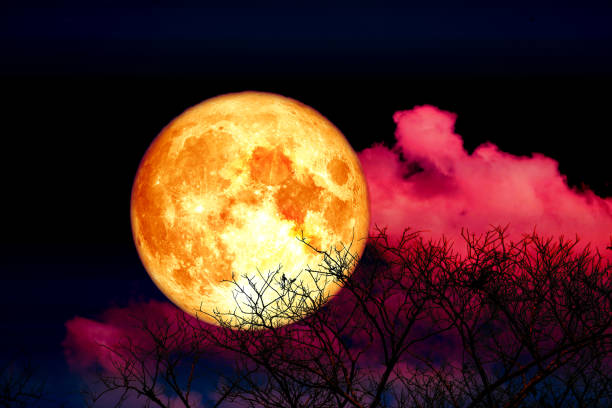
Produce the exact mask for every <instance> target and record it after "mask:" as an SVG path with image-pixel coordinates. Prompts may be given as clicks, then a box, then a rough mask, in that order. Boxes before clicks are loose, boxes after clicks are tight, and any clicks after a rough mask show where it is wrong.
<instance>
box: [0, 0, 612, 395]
mask: <svg viewBox="0 0 612 408" xmlns="http://www.w3.org/2000/svg"><path fill="white" fill-rule="evenodd" d="M55 3H56V4H55V5H53V6H51V5H49V4H47V2H44V3H43V2H40V3H39V4H35V3H34V2H23V1H22V2H13V3H12V4H10V3H4V5H3V6H2V9H1V10H0V52H1V54H0V87H1V88H0V89H1V90H2V91H1V92H0V95H1V100H2V110H1V112H2V118H3V120H2V124H3V127H2V135H1V136H2V150H1V151H2V160H1V161H0V162H1V168H0V170H1V171H2V173H1V174H2V176H3V177H2V180H3V181H2V182H3V189H2V191H3V193H2V214H3V221H2V226H3V228H2V231H3V234H2V236H1V248H2V249H1V254H0V255H1V258H0V273H1V282H0V285H1V287H2V288H3V289H4V290H3V291H2V292H3V296H2V297H1V300H0V301H1V302H2V307H1V311H0V327H2V329H3V332H5V333H7V335H3V336H1V337H0V338H1V340H0V342H1V343H0V356H1V357H2V359H6V358H8V357H10V356H11V355H12V354H13V353H14V352H15V351H18V350H21V351H23V352H24V353H26V354H29V355H31V356H33V357H34V358H36V359H38V360H39V361H44V362H45V363H44V364H42V366H43V367H44V369H45V370H46V371H47V372H57V373H60V375H59V376H57V378H56V381H59V382H61V384H63V385H62V386H63V387H66V389H68V388H69V387H70V386H72V385H73V384H74V381H76V380H74V379H73V377H71V376H70V374H69V373H68V370H67V368H66V366H65V365H64V363H63V357H62V355H61V340H62V338H63V336H64V334H65V333H64V327H63V324H64V322H65V321H66V320H68V319H70V318H72V317H74V316H76V315H79V316H84V317H91V318H93V317H95V316H96V315H97V314H99V313H101V312H102V311H103V310H104V309H105V308H106V307H108V306H109V305H113V304H117V305H125V304H127V302H128V301H129V300H130V299H132V300H133V299H149V298H158V299H162V297H161V294H160V293H159V292H158V291H157V290H156V289H155V288H154V286H153V284H152V283H151V282H150V280H149V279H148V277H147V275H146V272H145V271H144V269H143V267H142V266H141V264H140V262H139V259H138V256H137V254H136V251H135V249H134V246H133V244H132V240H131V231H130V224H129V196H130V189H131V183H132V180H133V176H134V174H135V172H136V169H137V166H138V163H139V161H140V158H141V157H142V155H143V154H144V152H145V150H146V148H147V146H148V145H149V143H150V142H151V141H152V139H153V138H154V137H155V135H156V134H157V133H158V132H159V130H161V128H162V127H163V126H165V125H166V124H167V123H168V122H169V121H170V120H171V119H172V118H173V117H175V116H176V115H178V114H179V113H181V112H182V111H183V110H184V109H186V108H187V107H189V106H191V105H193V104H195V103H198V102H200V101H202V100H204V99H206V98H209V97H212V96H215V95H218V94H221V93H226V92H233V91H241V90H247V89H254V90H260V91H270V92H277V93H280V94H283V95H286V96H290V97H293V98H295V99H298V100H300V101H302V102H304V103H306V104H308V105H311V106H313V107H314V108H315V109H317V110H319V111H320V112H321V113H323V114H324V115H325V116H327V117H328V118H329V119H330V120H331V121H332V122H334V123H335V124H336V125H337V126H338V127H339V128H340V130H342V131H343V133H344V134H345V135H346V136H347V138H348V139H349V141H350V143H351V144H352V145H353V147H354V148H355V149H356V150H362V149H363V148H365V147H368V146H370V145H371V144H372V143H374V142H384V143H387V144H390V143H392V141H393V131H394V124H393V121H392V115H393V112H395V111H396V110H400V109H409V108H412V107H413V106H415V105H421V104H425V103H427V104H433V105H435V106H438V107H440V108H442V109H445V110H449V111H452V112H455V113H457V114H458V115H459V116H458V121H457V128H456V131H457V133H459V134H460V135H462V136H463V138H464V141H465V145H466V147H467V148H468V150H470V151H471V150H473V149H474V148H475V147H476V146H477V145H479V144H480V143H483V142H485V141H491V142H493V143H495V144H497V145H498V146H499V147H500V148H501V149H502V150H504V151H508V152H510V153H514V154H521V155H528V154H531V153H532V152H540V153H544V154H546V155H548V156H550V157H553V158H554V159H556V160H558V161H559V162H560V168H561V171H562V173H564V174H566V175H567V176H568V180H569V182H570V184H571V185H573V186H576V187H578V188H581V187H580V186H581V185H588V186H590V188H592V189H593V190H594V191H595V192H596V193H598V194H599V195H603V196H610V195H612V188H611V186H610V163H611V161H610V153H609V150H607V149H606V148H605V144H604V143H605V142H606V141H607V140H608V139H610V136H611V132H610V117H611V114H610V112H611V111H612V110H611V108H612V103H611V102H610V95H612V3H609V2H601V3H595V2H582V3H580V4H581V5H580V6H577V5H576V4H578V3H576V2H567V3H563V2H559V1H557V2H548V3H539V4H536V5H534V4H533V3H534V2H527V1H514V2H508V3H507V4H505V5H504V4H502V3H500V2H480V3H479V4H478V3H473V4H471V5H469V6H463V5H459V3H458V2H450V1H446V2H427V3H423V5H422V6H419V5H418V4H417V5H413V4H411V5H408V2H403V3H397V4H396V3H392V2H376V3H374V2H372V3H371V4H370V3H366V2H335V3H334V5H333V6H324V3H320V4H317V3H316V2H314V3H313V2H308V6H306V5H305V6H300V5H297V4H296V3H295V2H282V3H280V2H276V3H267V4H255V3H253V2H243V3H242V4H241V3H240V2H232V3H227V6H216V7H209V6H207V5H205V3H204V2H199V3H197V4H196V5H194V4H185V3H180V4H179V3H178V2H167V3H165V2H161V1H157V2H131V3H130V4H129V5H127V4H126V2H119V1H106V2H97V3H93V2H70V1H68V2H55ZM374 4H375V5H374ZM492 4H495V6H492ZM58 384H59V383H58Z"/></svg>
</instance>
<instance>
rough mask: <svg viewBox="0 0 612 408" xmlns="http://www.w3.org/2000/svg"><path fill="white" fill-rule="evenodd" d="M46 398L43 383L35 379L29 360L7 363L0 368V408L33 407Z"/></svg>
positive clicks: (23, 359)
mask: <svg viewBox="0 0 612 408" xmlns="http://www.w3.org/2000/svg"><path fill="white" fill-rule="evenodd" d="M46 396H47V393H46V390H45V383H44V381H42V380H40V379H39V378H38V377H37V375H36V372H35V370H34V368H33V366H32V364H31V362H30V360H28V359H25V358H22V359H20V360H14V361H8V362H6V363H4V364H3V365H2V367H1V368H0V407H6V408H25V407H35V406H38V405H39V403H40V402H41V401H42V400H46Z"/></svg>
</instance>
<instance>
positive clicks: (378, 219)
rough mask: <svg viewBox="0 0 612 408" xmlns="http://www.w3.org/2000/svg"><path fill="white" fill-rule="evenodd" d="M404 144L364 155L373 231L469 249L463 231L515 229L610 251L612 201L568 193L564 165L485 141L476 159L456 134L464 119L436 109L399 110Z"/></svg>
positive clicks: (399, 139) (370, 150) (400, 137)
mask: <svg viewBox="0 0 612 408" xmlns="http://www.w3.org/2000/svg"><path fill="white" fill-rule="evenodd" d="M393 118H394V120H395V122H396V123H397V130H396V133H395V136H396V139H397V144H396V145H395V146H394V147H393V148H392V149H389V148H387V147H384V146H381V145H374V146H373V147H371V148H368V149H365V150H363V151H362V152H361V153H359V158H360V160H361V163H362V167H363V170H364V173H365V176H366V179H367V182H368V187H369V191H370V200H371V211H372V223H371V225H372V228H375V226H376V225H378V226H379V227H387V228H388V230H387V231H388V233H389V234H391V235H397V234H399V233H401V232H402V231H403V229H404V228H405V227H410V228H412V229H414V230H422V231H424V232H425V234H424V236H429V237H431V238H434V239H437V238H439V237H440V236H442V235H445V236H446V237H448V238H450V239H452V240H453V241H454V242H455V248H456V249H458V250H461V249H462V248H463V247H464V245H463V240H462V238H461V235H460V234H461V228H467V229H468V230H469V231H470V233H476V234H482V233H484V232H486V231H487V230H489V229H490V227H491V225H494V226H505V225H509V229H508V232H509V236H510V238H512V239H515V240H517V239H519V238H521V234H523V233H529V232H532V231H533V230H534V228H535V229H536V231H537V232H538V233H539V234H541V235H543V236H554V237H557V236H560V235H564V236H565V237H566V238H568V239H574V238H575V236H576V234H577V235H578V237H579V238H580V239H581V242H583V243H587V242H591V243H592V245H593V246H596V247H597V248H599V249H600V251H601V252H602V253H605V252H609V251H605V247H606V246H607V245H609V244H610V234H612V198H601V197H598V196H597V195H595V194H594V193H593V192H591V191H585V192H578V191H576V190H573V189H571V188H569V187H568V185H567V182H566V177H565V176H564V175H562V174H560V173H559V170H558V166H557V162H556V161H555V160H553V159H551V158H549V157H546V156H544V155H541V154H537V153H534V154H533V155H532V156H531V157H519V156H514V155H512V154H509V153H505V152H502V151H500V150H499V149H498V148H497V147H496V146H495V145H493V144H491V143H485V144H483V145H481V146H479V147H478V148H477V149H476V150H475V151H474V153H472V154H468V153H467V152H466V151H465V149H464V148H463V141H462V139H461V137H460V136H459V135H457V134H455V133H454V125H455V119H456V115H455V114H453V113H450V112H445V111H442V110H440V109H438V108H435V107H433V106H427V105H425V106H418V107H415V108H414V109H411V110H407V111H400V112H396V113H395V115H394V117H393Z"/></svg>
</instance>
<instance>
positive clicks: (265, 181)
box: [131, 92, 369, 324]
mask: <svg viewBox="0 0 612 408" xmlns="http://www.w3.org/2000/svg"><path fill="white" fill-rule="evenodd" d="M131 222H132V232H133V236H134V241H135V244H136V248H137V250H138V254H139V255H140V258H141V260H142V262H143V264H144V266H145V268H146V270H147V272H148V273H149V275H150V277H151V279H152V280H153V282H154V283H155V284H156V285H157V287H158V288H159V289H160V290H161V291H162V292H163V293H164V294H165V295H166V296H167V297H168V298H169V299H170V300H171V301H172V302H173V303H174V304H176V305H177V306H178V307H180V308H181V309H182V310H184V311H185V312H187V313H189V314H191V315H193V316H197V317H198V318H200V319H203V320H205V321H207V322H209V323H213V324H215V323H216V321H215V319H213V318H212V317H211V316H209V314H213V313H214V311H220V312H229V311H232V312H233V313H237V314H240V313H241V312H240V310H239V309H236V306H237V305H236V301H237V299H236V298H235V297H234V295H235V294H236V292H235V291H236V289H237V286H236V285H235V284H233V283H232V282H231V281H232V279H235V281H236V283H237V284H238V285H239V286H240V287H243V288H246V290H249V289H248V288H249V285H248V279H247V278H250V279H251V281H252V282H254V283H255V284H256V286H257V285H262V284H263V281H262V279H261V276H266V273H267V272H268V271H274V270H276V269H278V268H279V267H280V268H281V269H280V273H282V274H284V277H285V278H286V279H287V280H293V279H295V280H297V282H301V283H302V284H303V285H304V286H305V287H307V288H312V289H314V288H315V282H314V281H313V279H312V277H311V276H310V275H309V274H308V273H305V272H304V271H305V269H306V267H307V266H309V267H311V268H313V269H315V268H317V266H318V265H319V264H320V263H321V262H322V260H323V257H322V255H321V254H320V253H318V252H317V251H314V250H313V249H312V248H310V247H309V246H308V245H306V244H304V242H301V241H300V240H299V239H298V237H302V236H303V237H304V238H305V239H306V240H307V242H308V243H309V244H310V245H312V246H313V247H315V248H318V249H321V250H324V251H330V250H332V249H333V248H341V245H345V246H346V245H349V244H350V245H351V249H350V251H351V253H352V254H354V255H356V257H357V258H358V257H360V256H361V254H362V253H363V250H364V247H365V244H366V238H367V234H368V227H369V203H368V193H367V188H366V183H365V178H364V176H363V172H362V170H361V166H360V163H359V160H358V158H357V156H356V154H355V152H354V151H353V149H352V148H351V146H350V145H349V143H348V142H347V140H346V139H345V137H344V136H343V135H342V133H341V132H340V131H339V130H338V129H337V128H336V127H335V126H334V125H333V124H332V123H331V122H330V121H328V120H327V119H326V118H325V117H323V116H322V115H321V114H320V113H318V112H317V111H315V110H314V109H312V108H310V107H308V106H306V105H303V104H302V103H300V102H298V101H296V100H293V99H290V98H286V97H283V96H280V95H276V94H271V93H262V92H242V93H234V94H226V95H221V96H217V97H214V98H211V99H208V100H206V101H204V102H202V103H200V104H198V105H196V106H193V107H191V108H189V109H187V110H186V111H185V112H183V113H182V114H181V115H179V116H178V117H176V118H175V119H174V120H173V121H172V122H170V124H168V125H167V126H166V127H165V128H164V129H163V130H162V131H161V132H160V134H159V135H158V136H157V137H156V138H155V139H154V140H153V142H152V144H151V146H150V147H149V149H148V150H147V152H146V154H145V155H144V157H143V159H142V161H141V163H140V166H139V168H138V171H137V173H136V177H135V180H134V185H133V188H132V198H131ZM348 272H349V273H350V272H352V271H348ZM338 290H339V286H338V285H337V284H336V283H333V282H327V284H326V286H325V287H324V291H325V293H326V294H329V295H333V294H334V293H335V292H336V291H338ZM266 296H269V299H267V300H270V299H273V296H272V294H269V295H266ZM235 310H236V311H235ZM234 311H235V312H234ZM286 323H290V322H282V324H286Z"/></svg>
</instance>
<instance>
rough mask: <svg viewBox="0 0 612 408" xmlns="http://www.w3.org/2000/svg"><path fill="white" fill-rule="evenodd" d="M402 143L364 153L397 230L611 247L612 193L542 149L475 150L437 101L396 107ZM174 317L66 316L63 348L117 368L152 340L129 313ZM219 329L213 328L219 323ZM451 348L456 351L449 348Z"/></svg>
mask: <svg viewBox="0 0 612 408" xmlns="http://www.w3.org/2000/svg"><path fill="white" fill-rule="evenodd" d="M394 119H395V122H396V123H397V130H396V134H395V136H396V144H395V146H393V147H392V148H388V147H385V146H383V145H374V146H372V147H370V148H367V149H365V150H363V151H362V152H360V153H358V156H359V159H360V160H361V164H362V168H363V170H364V173H365V176H366V179H367V182H368V187H369V192H370V200H371V207H370V208H371V217H372V221H371V225H372V228H375V226H376V225H378V226H381V227H384V226H387V227H388V230H387V231H388V233H389V234H390V235H392V236H393V235H397V234H400V233H401V232H402V231H403V229H404V228H405V227H410V228H412V229H415V230H422V231H425V232H424V234H423V235H425V236H426V237H427V236H429V237H431V238H433V239H437V238H440V237H441V236H442V235H444V236H446V237H447V238H450V239H452V240H454V241H455V243H456V246H455V248H456V249H458V250H461V248H462V247H463V245H461V236H460V232H461V228H467V229H469V231H470V232H473V233H477V234H478V233H484V232H485V231H487V230H489V229H490V226H491V225H509V233H510V237H511V238H515V239H517V238H520V237H521V234H522V233H527V232H531V231H533V229H534V227H535V228H536V231H537V232H538V233H539V234H543V235H549V236H554V237H557V236H559V235H561V234H563V235H565V236H566V237H567V238H571V239H573V238H574V237H575V236H576V234H577V235H578V236H579V237H580V239H581V242H583V243H587V242H591V243H592V244H593V246H596V247H597V248H599V249H600V252H602V254H606V253H609V252H610V251H606V250H605V246H606V245H609V240H610V234H611V233H612V198H602V197H598V196H597V195H596V194H595V193H593V192H592V191H589V190H587V191H583V192H580V191H577V190H575V189H572V188H570V187H569V186H568V185H567V182H566V178H565V176H563V175H562V174H560V173H559V170H558V163H557V162H556V161H555V160H553V159H551V158H548V157H546V156H544V155H542V154H533V155H532V156H531V157H519V156H515V155H512V154H509V153H505V152H502V151H500V150H499V149H498V148H497V147H496V146H495V145H493V144H491V143H486V144H484V145H481V146H479V147H478V148H477V149H476V150H475V151H474V152H473V153H471V154H469V153H468V152H467V151H466V150H465V149H464V147H463V141H462V139H461V137H460V136H459V135H457V134H455V133H454V124H455V119H456V115H455V114H453V113H450V112H445V111H442V110H439V109H437V108H435V107H433V106H419V107H415V108H414V109H411V110H407V111H401V112H397V113H396V114H395V115H394ZM134 313H136V314H137V315H138V314H142V315H143V316H149V317H151V319H157V318H168V319H172V316H173V314H174V313H175V309H174V307H173V306H171V305H170V304H164V303H159V302H153V301H152V302H148V303H136V304H132V305H131V306H128V307H127V308H111V309H109V310H107V311H106V312H104V313H103V314H102V315H101V316H100V319H98V321H96V320H91V319H85V318H81V317H75V318H74V319H72V320H70V321H68V322H67V323H66V328H67V335H66V339H65V340H64V343H63V346H64V350H65V354H66V358H67V361H68V363H69V365H70V366H71V367H72V368H73V369H76V370H77V371H81V370H87V368H88V367H91V366H93V365H96V364H99V365H101V366H102V367H103V368H106V369H109V370H110V369H112V364H111V360H110V356H109V354H108V351H106V350H103V349H101V348H100V344H102V345H107V346H111V345H112V344H113V342H116V341H117V339H119V338H122V337H126V336H127V337H130V338H132V339H133V340H134V341H136V342H146V341H148V340H147V339H144V338H140V337H139V336H141V335H139V334H138V333H137V332H136V331H134V329H133V327H132V325H131V322H130V321H129V319H127V318H126V316H127V315H128V314H134ZM211 327H212V326H211ZM448 352H449V353H450V352H451V351H450V350H449V351H448Z"/></svg>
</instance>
